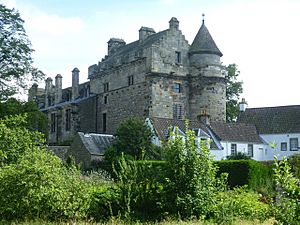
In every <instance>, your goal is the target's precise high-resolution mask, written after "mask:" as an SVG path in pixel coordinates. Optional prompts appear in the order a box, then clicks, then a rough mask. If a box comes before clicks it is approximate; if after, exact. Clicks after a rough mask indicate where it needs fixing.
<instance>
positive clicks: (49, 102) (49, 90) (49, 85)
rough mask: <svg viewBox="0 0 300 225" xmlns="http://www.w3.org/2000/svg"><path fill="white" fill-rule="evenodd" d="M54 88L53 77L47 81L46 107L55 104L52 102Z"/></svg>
mask: <svg viewBox="0 0 300 225" xmlns="http://www.w3.org/2000/svg"><path fill="white" fill-rule="evenodd" d="M52 87H53V84H52V78H51V77H48V78H47V79H46V87H45V107H49V106H51V105H52V104H53V101H52V96H51V94H52V92H53V91H52Z"/></svg>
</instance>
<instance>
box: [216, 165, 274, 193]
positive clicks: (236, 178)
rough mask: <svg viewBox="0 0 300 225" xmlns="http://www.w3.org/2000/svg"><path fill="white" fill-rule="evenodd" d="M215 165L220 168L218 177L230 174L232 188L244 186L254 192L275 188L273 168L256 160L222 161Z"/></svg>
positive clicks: (229, 182) (229, 179) (229, 183)
mask: <svg viewBox="0 0 300 225" xmlns="http://www.w3.org/2000/svg"><path fill="white" fill-rule="evenodd" d="M215 163H216V164H217V166H218V167H219V170H218V173H217V175H218V176H219V175H220V174H221V173H228V185H229V187H230V188H233V187H237V186H243V185H248V187H249V188H250V189H253V190H258V189H261V188H266V189H269V188H273V181H272V173H273V171H272V167H268V166H265V165H263V164H262V163H260V162H258V161H254V160H222V161H216V162H215Z"/></svg>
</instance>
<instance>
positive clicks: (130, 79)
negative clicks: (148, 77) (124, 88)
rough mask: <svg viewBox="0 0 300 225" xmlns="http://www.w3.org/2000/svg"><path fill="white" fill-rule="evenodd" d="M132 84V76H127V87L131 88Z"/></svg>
mask: <svg viewBox="0 0 300 225" xmlns="http://www.w3.org/2000/svg"><path fill="white" fill-rule="evenodd" d="M133 84H134V78H133V75H130V76H128V86H131V85H133Z"/></svg>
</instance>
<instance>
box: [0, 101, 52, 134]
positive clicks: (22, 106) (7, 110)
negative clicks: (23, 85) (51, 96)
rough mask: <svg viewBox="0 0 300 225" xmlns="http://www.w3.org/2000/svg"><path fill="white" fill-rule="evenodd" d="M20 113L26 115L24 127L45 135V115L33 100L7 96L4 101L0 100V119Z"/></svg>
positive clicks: (46, 123)
mask: <svg viewBox="0 0 300 225" xmlns="http://www.w3.org/2000/svg"><path fill="white" fill-rule="evenodd" d="M20 114H23V115H24V114H26V117H24V118H25V120H26V123H25V125H24V127H26V128H27V129H29V130H31V131H40V132H42V133H44V134H45V135H46V136H47V133H48V119H47V116H46V114H44V113H43V112H41V111H40V110H39V108H38V107H37V104H36V103H35V102H33V101H29V102H22V101H19V100H17V99H15V98H9V99H8V100H6V101H5V102H0V119H4V118H5V117H7V116H11V115H20Z"/></svg>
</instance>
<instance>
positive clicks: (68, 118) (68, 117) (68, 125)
mask: <svg viewBox="0 0 300 225" xmlns="http://www.w3.org/2000/svg"><path fill="white" fill-rule="evenodd" d="M65 116H66V118H65V119H66V127H65V128H66V131H70V130H71V109H66V112H65Z"/></svg>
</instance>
